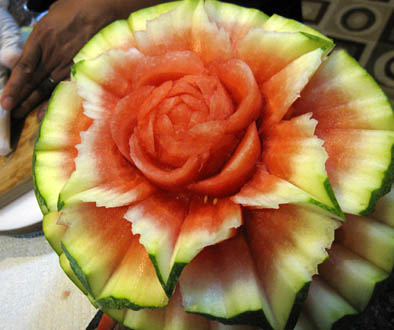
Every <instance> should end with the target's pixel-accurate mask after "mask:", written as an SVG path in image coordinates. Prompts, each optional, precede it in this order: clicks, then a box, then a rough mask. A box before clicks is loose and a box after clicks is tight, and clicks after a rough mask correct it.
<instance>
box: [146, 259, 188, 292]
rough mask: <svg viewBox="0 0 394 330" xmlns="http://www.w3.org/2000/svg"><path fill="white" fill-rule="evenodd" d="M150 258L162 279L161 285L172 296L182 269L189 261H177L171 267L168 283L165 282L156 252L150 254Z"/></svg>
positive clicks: (159, 277)
mask: <svg viewBox="0 0 394 330" xmlns="http://www.w3.org/2000/svg"><path fill="white" fill-rule="evenodd" d="M149 258H150V260H151V261H152V264H153V266H154V267H155V270H156V274H157V277H158V279H159V281H160V284H161V286H162V287H163V290H164V292H165V293H166V295H167V297H168V298H170V297H171V296H172V293H173V292H174V290H175V288H176V285H177V283H178V279H179V276H180V275H181V273H182V270H183V269H184V268H185V267H186V265H187V264H188V263H182V262H175V263H174V265H173V266H172V268H171V272H170V275H169V276H168V280H167V283H165V282H164V280H163V277H162V276H161V272H160V269H159V265H158V262H157V260H156V256H155V255H154V254H149Z"/></svg>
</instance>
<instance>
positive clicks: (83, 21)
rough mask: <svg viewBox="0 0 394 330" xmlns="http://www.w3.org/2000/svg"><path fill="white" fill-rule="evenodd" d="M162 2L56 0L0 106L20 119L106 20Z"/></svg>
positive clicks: (67, 71) (27, 47) (33, 36)
mask: <svg viewBox="0 0 394 330" xmlns="http://www.w3.org/2000/svg"><path fill="white" fill-rule="evenodd" d="M162 2H165V1H155V0H59V1H57V2H55V3H54V4H53V5H52V6H51V7H50V9H49V12H48V14H47V15H46V16H45V17H44V18H42V19H41V20H40V21H39V22H38V23H37V24H36V25H35V26H34V29H33V31H32V33H31V35H30V36H29V38H28V40H27V42H26V45H25V47H24V49H23V53H22V55H21V57H20V59H19V61H18V62H17V64H16V66H15V68H14V69H13V71H12V73H11V76H10V79H9V80H8V82H7V84H6V86H5V87H4V90H3V94H2V98H1V105H2V107H3V108H4V109H6V110H11V111H12V116H13V117H14V118H23V117H24V116H26V115H27V114H28V113H29V112H30V111H31V110H33V109H34V108H35V107H36V106H37V105H39V104H40V103H42V101H44V100H45V99H46V98H48V96H49V95H50V93H51V92H52V89H53V87H54V84H51V83H49V81H48V77H50V78H51V79H52V80H53V81H54V83H55V84H56V83H58V82H60V81H62V80H64V79H66V78H67V77H68V76H69V75H70V68H71V66H72V59H73V57H74V56H75V54H76V53H77V52H78V51H79V50H80V49H81V47H82V46H83V45H84V44H85V43H86V42H87V41H88V40H89V39H90V38H91V37H92V36H93V35H94V34H95V33H96V32H98V31H99V30H100V29H102V28H103V27H104V26H106V25H108V24H109V23H111V22H113V21H115V20H117V19H124V18H127V17H128V16H129V14H130V13H131V12H133V11H135V10H138V9H141V8H144V7H149V6H153V5H156V4H158V3H162Z"/></svg>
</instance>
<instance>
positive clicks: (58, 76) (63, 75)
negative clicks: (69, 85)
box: [50, 62, 73, 83]
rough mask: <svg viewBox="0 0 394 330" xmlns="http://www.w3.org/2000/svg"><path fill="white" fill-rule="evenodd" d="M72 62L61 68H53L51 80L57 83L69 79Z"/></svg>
mask: <svg viewBox="0 0 394 330" xmlns="http://www.w3.org/2000/svg"><path fill="white" fill-rule="evenodd" d="M72 66H73V62H69V63H67V64H65V65H63V66H61V67H57V68H55V69H54V70H53V71H52V73H51V75H50V76H51V78H52V79H53V80H54V81H55V82H56V83H58V82H59V81H62V80H65V79H67V78H69V77H70V72H71V67H72Z"/></svg>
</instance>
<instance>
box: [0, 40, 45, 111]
mask: <svg viewBox="0 0 394 330" xmlns="http://www.w3.org/2000/svg"><path fill="white" fill-rule="evenodd" d="M29 45H30V46H29ZM40 58H41V48H40V47H39V46H37V45H34V42H30V43H27V44H26V46H25V48H24V51H23V53H22V55H21V58H20V59H19V61H18V63H17V64H16V66H15V68H14V69H13V70H12V73H11V76H10V79H9V80H8V82H7V83H6V85H5V87H4V90H3V94H2V99H1V105H2V107H3V108H4V109H6V110H11V109H13V108H14V107H15V106H17V105H18V104H19V103H20V102H21V101H22V100H24V99H25V98H26V97H27V96H28V95H29V94H30V93H31V91H32V90H34V89H35V88H36V85H37V83H36V81H37V80H39V79H42V78H41V76H42V75H43V74H44V73H41V74H40V72H37V70H36V68H37V65H38V63H39V62H40ZM44 77H45V75H44Z"/></svg>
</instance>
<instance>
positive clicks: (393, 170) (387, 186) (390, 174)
mask: <svg viewBox="0 0 394 330" xmlns="http://www.w3.org/2000/svg"><path fill="white" fill-rule="evenodd" d="M393 112H394V109H393ZM393 182H394V145H393V146H392V147H391V160H390V164H389V166H388V167H387V169H386V171H385V172H384V173H383V179H382V183H381V186H380V187H379V188H377V189H375V190H374V191H372V192H371V197H370V199H369V204H368V206H367V208H366V209H365V210H363V211H361V212H359V215H363V216H366V215H370V214H372V213H373V212H374V211H375V207H376V204H377V202H378V201H379V199H380V198H381V197H383V196H384V195H386V194H387V193H389V192H390V190H391V187H392V184H393Z"/></svg>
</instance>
